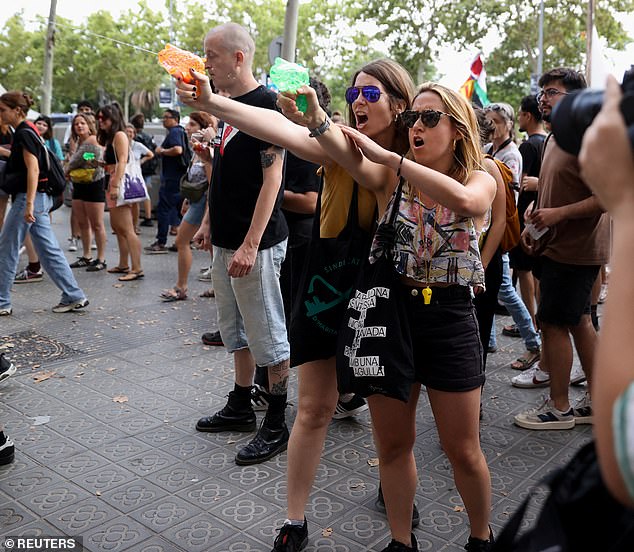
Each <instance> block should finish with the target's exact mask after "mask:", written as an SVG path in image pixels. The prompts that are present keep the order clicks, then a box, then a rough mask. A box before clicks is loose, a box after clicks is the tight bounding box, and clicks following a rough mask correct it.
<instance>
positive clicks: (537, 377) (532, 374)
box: [511, 363, 550, 389]
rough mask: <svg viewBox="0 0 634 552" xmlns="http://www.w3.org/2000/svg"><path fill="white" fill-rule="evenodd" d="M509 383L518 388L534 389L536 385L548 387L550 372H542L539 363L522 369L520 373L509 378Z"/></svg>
mask: <svg viewBox="0 0 634 552" xmlns="http://www.w3.org/2000/svg"><path fill="white" fill-rule="evenodd" d="M511 385H513V387H519V388H520V389H536V388H538V387H548V386H549V385H550V374H549V373H548V372H544V371H543V370H542V369H541V368H540V367H539V363H537V364H535V365H533V366H531V367H530V368H529V369H528V370H524V371H523V372H522V373H521V374H518V375H517V376H513V377H512V378H511Z"/></svg>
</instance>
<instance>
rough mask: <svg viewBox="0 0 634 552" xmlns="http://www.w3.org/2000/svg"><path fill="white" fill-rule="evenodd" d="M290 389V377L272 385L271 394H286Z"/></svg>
mask: <svg viewBox="0 0 634 552" xmlns="http://www.w3.org/2000/svg"><path fill="white" fill-rule="evenodd" d="M287 390H288V377H286V378H284V379H283V380H281V381H279V382H277V383H274V384H273V385H271V391H270V393H271V395H286V391H287Z"/></svg>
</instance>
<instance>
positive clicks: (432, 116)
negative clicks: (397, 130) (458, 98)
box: [400, 109, 451, 128]
mask: <svg viewBox="0 0 634 552" xmlns="http://www.w3.org/2000/svg"><path fill="white" fill-rule="evenodd" d="M443 115H445V116H446V117H451V115H449V113H445V112H443V111H436V110H435V109H425V110H424V111H413V110H411V109H408V110H407V111H403V112H402V113H401V115H400V118H401V122H402V123H403V124H404V125H405V126H406V127H407V128H412V127H413V126H414V125H415V124H416V121H418V120H419V119H420V122H421V123H423V125H424V126H425V127H426V128H434V127H435V126H436V125H437V124H438V122H439V121H440V117H441V116H443Z"/></svg>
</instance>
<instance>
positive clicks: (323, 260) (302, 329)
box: [290, 177, 370, 366]
mask: <svg viewBox="0 0 634 552" xmlns="http://www.w3.org/2000/svg"><path fill="white" fill-rule="evenodd" d="M322 188H323V177H322V182H321V186H320V189H319V196H318V198H317V208H316V210H315V211H316V212H315V218H314V220H313V229H312V239H311V242H310V246H309V251H308V255H307V257H306V262H305V264H304V268H303V271H302V276H301V278H300V281H299V286H298V290H299V291H298V294H297V296H296V297H295V299H294V305H293V310H292V315H291V329H290V343H291V366H299V365H300V364H305V363H306V362H310V361H313V360H322V359H327V358H330V357H332V356H334V355H335V353H336V348H337V332H338V330H339V326H340V325H341V320H342V318H343V313H344V310H345V308H346V303H347V302H348V298H349V297H350V293H351V292H352V288H353V286H354V283H355V282H356V280H357V275H358V272H359V267H360V266H361V264H362V261H363V258H364V257H367V252H368V251H369V249H370V234H369V233H368V232H366V231H365V230H364V229H363V228H361V226H360V225H359V207H358V195H359V188H358V184H357V183H356V182H355V183H354V188H353V191H352V199H351V200H350V207H349V209H348V219H347V222H346V226H345V227H344V229H343V230H342V231H341V232H340V233H339V235H338V236H337V237H336V238H322V237H320V235H319V228H320V218H321V195H322Z"/></svg>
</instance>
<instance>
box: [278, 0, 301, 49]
mask: <svg viewBox="0 0 634 552" xmlns="http://www.w3.org/2000/svg"><path fill="white" fill-rule="evenodd" d="M298 12H299V0H288V2H287V3H286V14H285V16H284V41H283V42H282V57H283V58H284V59H285V60H287V61H295V46H296V44H297V15H298Z"/></svg>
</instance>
